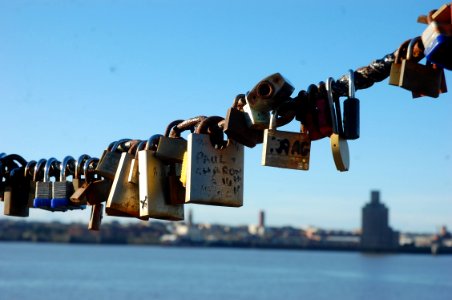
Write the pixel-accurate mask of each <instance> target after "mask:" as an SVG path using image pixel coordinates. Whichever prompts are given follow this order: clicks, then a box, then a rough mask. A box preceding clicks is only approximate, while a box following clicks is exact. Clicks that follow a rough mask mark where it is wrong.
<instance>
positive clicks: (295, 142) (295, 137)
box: [262, 111, 311, 170]
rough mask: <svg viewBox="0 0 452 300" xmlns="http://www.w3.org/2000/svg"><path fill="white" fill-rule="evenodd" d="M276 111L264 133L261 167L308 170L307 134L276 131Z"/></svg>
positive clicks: (308, 148)
mask: <svg viewBox="0 0 452 300" xmlns="http://www.w3.org/2000/svg"><path fill="white" fill-rule="evenodd" d="M276 116H277V114H276V111H274V112H273V114H272V116H271V122H270V128H269V129H265V131H264V144H263V148H262V165H263V166H270V167H277V168H288V169H296V170H309V154H310V151H311V140H310V139H309V136H308V134H307V133H303V132H300V133H297V132H289V131H280V130H277V129H276Z"/></svg>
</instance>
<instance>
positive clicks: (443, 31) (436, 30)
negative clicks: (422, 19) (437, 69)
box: [422, 22, 452, 70]
mask: <svg viewBox="0 0 452 300" xmlns="http://www.w3.org/2000/svg"><path fill="white" fill-rule="evenodd" d="M422 43H423V44H424V47H425V50H424V54H425V57H426V58H427V59H428V60H429V61H431V62H433V63H435V64H437V65H439V66H441V67H443V68H445V69H447V70H452V58H451V55H450V53H452V24H440V23H437V22H431V23H430V24H429V25H428V26H427V28H426V29H425V30H424V32H423V33H422Z"/></svg>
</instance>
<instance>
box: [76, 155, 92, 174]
mask: <svg viewBox="0 0 452 300" xmlns="http://www.w3.org/2000/svg"><path fill="white" fill-rule="evenodd" d="M90 158H91V156H89V155H88V154H82V155H80V156H79V158H78V159H77V161H76V162H75V166H74V178H78V179H80V178H81V177H82V174H83V173H84V172H82V171H83V165H84V164H85V161H86V160H87V159H90Z"/></svg>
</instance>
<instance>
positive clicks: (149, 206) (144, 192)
mask: <svg viewBox="0 0 452 300" xmlns="http://www.w3.org/2000/svg"><path fill="white" fill-rule="evenodd" d="M160 138H161V135H154V136H152V137H151V138H150V139H149V140H148V142H147V145H146V148H145V149H144V150H141V151H138V170H139V196H140V198H139V199H140V216H141V217H149V218H156V219H163V220H172V221H178V220H183V219H184V206H183V205H173V204H169V199H168V197H169V193H168V184H167V180H166V175H167V172H168V171H167V166H166V165H165V164H164V163H163V162H162V161H161V160H159V159H158V158H156V157H155V151H156V150H157V146H158V145H157V144H156V143H158V140H159V139H160Z"/></svg>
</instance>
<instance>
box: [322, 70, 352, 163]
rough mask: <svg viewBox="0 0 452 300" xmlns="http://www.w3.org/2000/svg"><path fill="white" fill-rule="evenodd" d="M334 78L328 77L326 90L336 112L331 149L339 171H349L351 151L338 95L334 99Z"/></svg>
mask: <svg viewBox="0 0 452 300" xmlns="http://www.w3.org/2000/svg"><path fill="white" fill-rule="evenodd" d="M332 83H333V78H331V77H330V78H328V79H327V82H326V91H327V96H328V102H329V104H330V106H331V107H332V111H333V112H335V113H334V116H333V134H331V136H330V145H331V151H332V153H333V159H334V164H335V165H336V169H337V170H338V171H341V172H344V171H348V169H349V167H350V153H349V149H348V143H347V140H346V139H345V138H344V137H343V132H344V130H343V127H342V117H341V115H342V114H341V109H340V103H339V99H338V97H336V98H335V99H334V96H333V89H332Z"/></svg>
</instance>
